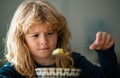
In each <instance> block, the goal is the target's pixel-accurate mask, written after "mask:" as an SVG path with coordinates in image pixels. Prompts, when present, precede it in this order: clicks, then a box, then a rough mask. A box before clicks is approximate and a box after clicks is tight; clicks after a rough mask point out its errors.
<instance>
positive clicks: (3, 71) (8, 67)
mask: <svg viewBox="0 0 120 78" xmlns="http://www.w3.org/2000/svg"><path fill="white" fill-rule="evenodd" d="M1 76H2V77H3V78H4V77H5V78H15V77H18V78H19V77H20V74H19V73H18V72H17V71H16V70H15V68H14V66H13V65H12V64H11V63H10V62H8V63H6V64H5V65H4V66H3V67H1V68H0V77H1Z"/></svg>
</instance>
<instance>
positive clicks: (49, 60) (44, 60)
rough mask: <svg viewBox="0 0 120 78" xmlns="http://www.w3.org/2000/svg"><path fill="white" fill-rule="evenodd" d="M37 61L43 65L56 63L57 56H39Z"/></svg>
mask: <svg viewBox="0 0 120 78" xmlns="http://www.w3.org/2000/svg"><path fill="white" fill-rule="evenodd" d="M35 61H36V63H38V64H40V65H43V66H48V65H51V64H54V63H55V57H51V58H39V59H38V60H35Z"/></svg>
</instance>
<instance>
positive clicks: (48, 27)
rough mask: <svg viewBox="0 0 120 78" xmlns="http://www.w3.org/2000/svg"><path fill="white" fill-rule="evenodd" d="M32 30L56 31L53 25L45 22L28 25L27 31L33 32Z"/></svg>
mask: <svg viewBox="0 0 120 78" xmlns="http://www.w3.org/2000/svg"><path fill="white" fill-rule="evenodd" d="M34 31H42V32H43V31H56V30H55V28H54V26H51V25H46V24H33V25H31V26H30V27H29V29H28V33H29V32H34Z"/></svg>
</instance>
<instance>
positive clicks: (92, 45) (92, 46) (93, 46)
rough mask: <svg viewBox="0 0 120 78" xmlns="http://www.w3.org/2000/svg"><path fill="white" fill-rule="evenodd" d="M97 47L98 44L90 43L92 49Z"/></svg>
mask: <svg viewBox="0 0 120 78" xmlns="http://www.w3.org/2000/svg"><path fill="white" fill-rule="evenodd" d="M96 47H97V45H96V44H94V43H93V44H91V45H90V47H89V49H90V50H95V49H96Z"/></svg>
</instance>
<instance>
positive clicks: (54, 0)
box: [0, 0, 120, 66]
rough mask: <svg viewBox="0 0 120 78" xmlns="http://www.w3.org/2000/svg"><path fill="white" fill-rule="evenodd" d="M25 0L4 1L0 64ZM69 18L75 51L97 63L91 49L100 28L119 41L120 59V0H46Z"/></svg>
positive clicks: (0, 19)
mask: <svg viewBox="0 0 120 78" xmlns="http://www.w3.org/2000/svg"><path fill="white" fill-rule="evenodd" d="M22 1H23V0H1V1H0V32H1V33H0V66H2V65H3V64H4V63H5V61H4V52H5V51H4V45H5V37H6V32H7V30H8V27H9V24H10V21H11V19H12V16H13V14H14V12H15V10H16V9H17V7H18V5H19V4H20V3H21V2H22ZM46 1H48V2H50V3H51V4H53V5H54V6H55V7H56V8H57V9H58V10H59V12H61V14H63V15H64V16H65V17H66V20H67V22H68V25H69V28H70V30H71V33H72V39H71V40H70V43H71V47H72V50H73V51H76V52H79V53H81V54H82V55H84V56H86V58H87V59H88V60H90V61H91V62H93V63H97V62H98V59H97V54H96V52H94V51H90V50H89V46H90V44H91V43H92V42H93V41H94V39H95V34H96V32H98V31H105V32H108V33H110V34H111V35H112V36H113V37H114V38H115V40H116V44H115V51H116V54H117V58H118V61H119V62H120V37H119V33H120V0H46Z"/></svg>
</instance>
